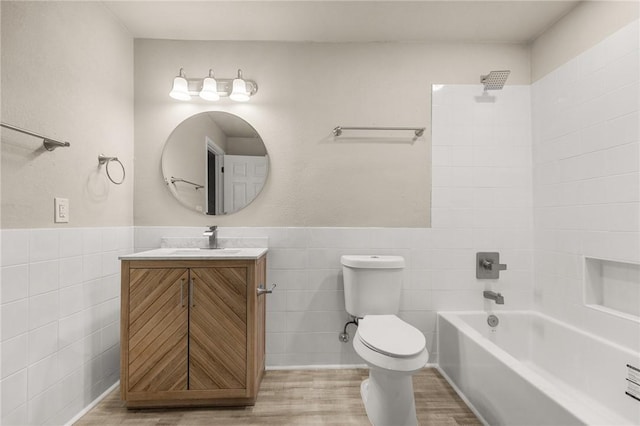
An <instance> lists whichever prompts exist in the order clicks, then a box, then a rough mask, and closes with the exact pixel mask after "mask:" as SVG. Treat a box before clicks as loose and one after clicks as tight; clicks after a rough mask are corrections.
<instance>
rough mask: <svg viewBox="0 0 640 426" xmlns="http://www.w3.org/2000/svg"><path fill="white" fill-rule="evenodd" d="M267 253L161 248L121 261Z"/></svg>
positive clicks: (250, 256)
mask: <svg viewBox="0 0 640 426" xmlns="http://www.w3.org/2000/svg"><path fill="white" fill-rule="evenodd" d="M266 252H267V249H266V248H220V249H206V248H161V249H155V250H149V251H143V252H139V253H133V254H130V255H126V256H120V259H122V260H136V259H138V260H139V259H148V260H154V259H167V260H169V259H258V258H259V257H260V256H262V255H264V254H265V253H266Z"/></svg>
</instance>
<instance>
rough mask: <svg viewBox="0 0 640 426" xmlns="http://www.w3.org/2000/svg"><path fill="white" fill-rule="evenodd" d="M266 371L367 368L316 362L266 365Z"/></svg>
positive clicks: (358, 365) (357, 365)
mask: <svg viewBox="0 0 640 426" xmlns="http://www.w3.org/2000/svg"><path fill="white" fill-rule="evenodd" d="M265 368H266V370H267V371H277V370H348V369H355V368H369V367H367V365H366V364H348V365H345V364H318V365H267V366H266V367H265Z"/></svg>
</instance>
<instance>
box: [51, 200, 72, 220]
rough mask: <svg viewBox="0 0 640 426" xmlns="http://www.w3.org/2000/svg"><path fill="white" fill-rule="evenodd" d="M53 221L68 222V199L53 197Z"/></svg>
mask: <svg viewBox="0 0 640 426" xmlns="http://www.w3.org/2000/svg"><path fill="white" fill-rule="evenodd" d="M53 200H54V203H53V204H54V222H55V223H69V199H68V198H58V197H56V198H54V199H53Z"/></svg>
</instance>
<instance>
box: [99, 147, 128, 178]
mask: <svg viewBox="0 0 640 426" xmlns="http://www.w3.org/2000/svg"><path fill="white" fill-rule="evenodd" d="M112 161H115V162H117V163H118V164H120V167H122V179H121V180H120V182H116V181H115V180H113V178H112V177H111V174H110V173H109V163H110V162H112ZM103 164H106V165H105V170H106V171H107V177H108V178H109V180H110V181H111V182H113V183H115V184H116V185H120V184H121V183H122V182H124V177H125V174H126V172H125V170H124V165H123V164H122V162H121V161H120V160H118V157H106V156H105V155H104V154H100V155H98V165H100V166H101V165H103Z"/></svg>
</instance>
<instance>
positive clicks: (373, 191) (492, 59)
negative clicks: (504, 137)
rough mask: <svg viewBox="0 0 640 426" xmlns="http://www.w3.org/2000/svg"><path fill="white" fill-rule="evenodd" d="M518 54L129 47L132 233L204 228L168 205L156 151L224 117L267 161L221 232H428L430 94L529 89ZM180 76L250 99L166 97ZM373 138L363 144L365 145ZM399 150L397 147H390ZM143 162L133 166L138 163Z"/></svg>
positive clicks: (353, 46)
mask: <svg viewBox="0 0 640 426" xmlns="http://www.w3.org/2000/svg"><path fill="white" fill-rule="evenodd" d="M528 58H529V55H528V49H527V48H526V47H524V46H521V45H507V44H496V45H491V44H478V45H473V44H445V43H436V44H428V43H268V42H263V43H260V42H242V43H240V42H196V41H187V42H183V41H167V40H142V39H139V40H136V42H135V90H136V108H135V127H136V158H137V159H139V160H138V161H137V163H136V189H135V203H136V207H135V223H136V225H139V226H150V225H157V226H176V225H178V226H179V225H183V226H184V225H188V226H195V225H198V226H205V225H208V224H211V218H210V217H205V216H202V215H198V214H197V213H195V212H189V211H187V210H185V209H184V208H183V207H182V206H180V205H179V204H178V203H177V202H176V201H175V200H173V199H172V196H171V194H170V193H169V192H168V191H167V189H166V187H165V186H164V184H163V182H162V178H161V176H160V174H159V169H158V164H159V163H160V156H161V153H162V147H163V145H164V141H165V140H166V139H167V137H168V135H169V134H170V133H171V131H172V130H173V128H174V127H175V126H176V125H177V124H178V123H179V122H181V121H182V120H184V119H185V118H186V117H188V116H190V115H193V114H195V113H197V112H201V111H206V110H224V111H228V112H232V113H236V114H238V115H240V116H241V117H243V118H244V119H246V120H247V121H248V122H249V123H250V124H251V125H252V126H253V127H255V129H256V130H257V131H258V132H259V133H260V135H261V136H262V138H263V140H264V143H265V145H266V147H267V150H268V151H269V160H270V174H269V178H268V179H267V183H266V186H265V188H264V190H263V191H262V193H261V194H260V196H259V197H258V198H257V199H256V200H255V201H254V202H253V203H251V205H250V206H249V207H248V208H246V209H244V210H242V211H241V212H239V213H235V214H233V215H230V216H228V217H216V218H215V223H216V224H218V225H221V226H312V227H314V226H351V227H359V226H363V227H367V226H387V227H426V226H429V224H430V214H431V210H430V206H429V205H430V190H431V168H430V165H431V155H430V142H431V141H430V134H431V131H430V130H431V123H430V121H431V97H430V94H431V84H432V83H477V82H478V80H479V78H480V75H481V74H483V73H486V72H488V71H490V70H492V69H503V68H506V69H511V70H512V74H511V77H510V79H509V83H510V84H523V83H524V84H528V83H529V81H530V80H529V59H528ZM180 67H184V69H185V72H186V73H187V75H188V76H189V77H192V78H193V77H198V76H204V75H205V74H206V73H207V72H208V70H209V68H214V69H215V72H216V75H217V76H219V77H220V78H224V77H232V76H234V75H235V74H236V71H237V69H238V68H242V69H243V72H244V76H245V77H246V78H248V79H253V80H255V81H256V82H257V83H258V85H259V90H258V93H257V94H256V95H255V96H254V97H253V98H252V99H251V100H250V101H249V102H248V103H245V104H237V103H233V102H232V101H229V100H228V99H227V100H222V101H220V102H219V103H213V104H211V103H209V104H207V103H203V102H200V101H196V102H192V103H181V102H180V101H175V100H172V99H171V98H169V96H168V90H169V89H170V85H171V82H172V78H173V77H174V76H175V75H176V73H177V72H178V70H179V68H180ZM338 125H342V126H349V125H351V126H425V127H427V131H426V132H425V137H423V138H420V139H418V140H417V141H413V142H412V141H411V137H412V134H411V133H410V132H409V133H408V135H407V134H400V135H401V136H400V137H399V136H398V134H397V133H396V134H394V139H396V140H393V139H392V138H390V137H389V135H385V137H386V139H382V140H381V139H379V138H378V139H376V138H375V137H376V136H379V135H380V133H373V134H368V137H366V138H360V139H353V138H352V139H349V138H342V139H337V140H334V138H333V136H332V134H331V131H332V129H333V128H334V127H335V126H338ZM371 136H373V137H374V138H371ZM398 139H400V140H398ZM142 159H144V161H142Z"/></svg>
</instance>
